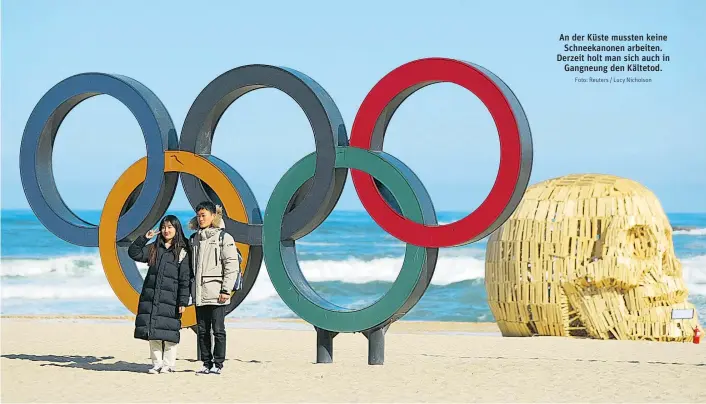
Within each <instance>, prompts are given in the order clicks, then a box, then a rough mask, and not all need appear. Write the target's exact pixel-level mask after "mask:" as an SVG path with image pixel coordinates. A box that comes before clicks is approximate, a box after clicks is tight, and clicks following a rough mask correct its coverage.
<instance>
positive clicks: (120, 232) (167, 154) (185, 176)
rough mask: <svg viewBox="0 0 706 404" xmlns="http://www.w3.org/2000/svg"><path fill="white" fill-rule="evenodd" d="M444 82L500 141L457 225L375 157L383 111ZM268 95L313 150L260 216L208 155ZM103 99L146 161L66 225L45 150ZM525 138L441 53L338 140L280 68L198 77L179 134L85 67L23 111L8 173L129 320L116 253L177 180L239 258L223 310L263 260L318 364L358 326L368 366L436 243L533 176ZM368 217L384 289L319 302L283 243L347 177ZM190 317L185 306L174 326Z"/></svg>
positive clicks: (486, 83) (385, 86) (507, 108)
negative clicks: (388, 277)
mask: <svg viewBox="0 0 706 404" xmlns="http://www.w3.org/2000/svg"><path fill="white" fill-rule="evenodd" d="M439 82H451V83H455V84H457V85H460V86H462V87H464V88H466V89H467V90H469V91H471V92H473V93H474V94H475V95H476V96H477V97H478V98H480V99H481V101H482V102H483V103H484V104H485V106H486V107H487V108H488V110H489V112H490V114H491V116H492V117H493V120H494V121H495V124H496V126H497V130H498V135H499V137H500V167H499V169H498V175H497V178H496V181H495V184H494V186H493V188H492V190H491V191H490V193H489V195H488V196H487V197H486V199H485V200H484V201H483V203H482V204H481V205H480V206H479V207H478V208H477V209H476V210H475V211H473V212H472V213H470V214H469V215H468V216H466V217H464V218H463V219H461V220H459V221H457V222H454V223H451V224H446V225H438V224H437V220H436V213H435V210H434V206H433V205H432V202H431V198H430V197H429V195H428V193H427V191H426V189H425V188H424V186H423V184H422V183H421V181H420V180H419V178H418V177H417V176H416V175H415V174H414V173H413V172H412V170H410V169H409V168H408V167H407V166H406V165H404V163H402V162H401V161H399V160H398V159H396V158H394V157H393V156H392V155H390V154H388V153H386V152H384V151H383V150H382V148H383V142H384V138H385V131H386V129H387V125H388V124H389V122H390V120H391V118H392V116H393V114H394V112H395V110H396V109H397V108H398V107H399V106H400V105H401V104H402V102H404V100H405V99H406V98H407V97H409V96H410V95H411V94H413V93H414V92H415V91H417V90H419V89H421V88H423V87H425V86H428V85H431V84H434V83H439ZM265 87H269V88H276V89H278V90H280V91H282V92H284V93H286V94H287V95H289V96H290V97H291V98H292V99H294V101H296V102H297V104H298V105H299V106H300V107H301V108H302V110H303V111H304V113H305V114H306V116H307V118H308V120H309V122H310V124H311V127H312V130H313V134H314V139H315V152H313V153H311V154H309V155H307V156H305V157H304V158H302V159H301V160H300V161H298V162H297V163H296V164H295V165H294V166H293V167H292V168H291V169H289V171H287V173H286V174H285V175H284V176H283V177H282V179H281V180H280V181H279V182H278V184H277V185H276V187H275V189H274V191H273V192H272V195H271V197H270V200H269V201H268V204H267V207H266V209H265V213H264V218H263V215H262V213H261V210H260V207H259V205H258V203H257V200H256V199H255V196H254V194H253V192H252V191H251V189H250V188H249V186H248V184H247V182H246V181H245V180H244V179H243V178H242V177H241V176H240V174H239V173H238V172H237V170H235V169H234V168H233V167H231V166H230V165H228V164H227V163H226V162H225V161H223V160H220V159H218V158H217V157H216V156H213V155H211V145H212V142H213V136H214V132H215V128H216V125H217V124H218V121H219V119H220V118H221V116H222V115H223V113H224V112H225V110H226V109H227V108H228V107H229V106H230V105H231V104H232V103H233V102H235V101H236V100H237V99H238V98H240V97H241V96H243V95H244V94H246V93H248V92H250V91H253V90H256V89H259V88H265ZM100 94H107V95H110V96H112V97H114V98H116V99H117V100H118V101H120V102H121V103H123V104H124V105H125V106H126V107H127V108H128V109H129V110H130V111H131V112H132V114H133V115H134V116H135V118H136V119H137V121H138V123H139V125H140V128H141V129H142V132H143V136H144V139H145V144H146V147H147V156H146V157H144V158H142V159H140V160H139V161H137V162H136V163H134V164H133V165H132V166H130V167H129V168H128V169H127V170H126V171H125V173H124V174H122V175H121V176H120V178H119V179H118V180H117V182H116V183H115V185H114V186H113V188H112V189H111V191H110V193H109V195H108V198H107V199H106V201H105V205H104V207H103V211H102V213H101V218H100V222H99V224H98V226H96V225H93V224H91V223H88V222H86V221H84V220H82V219H81V218H79V217H78V216H77V215H76V214H75V213H73V212H72V211H71V209H69V207H68V206H67V205H66V204H65V203H64V201H63V200H62V198H61V196H60V195H59V192H58V190H57V188H56V184H55V182H54V177H53V171H52V152H53V145H54V140H55V138H56V135H57V132H58V129H59V126H60V124H61V122H62V121H63V120H64V118H65V117H66V116H67V114H68V113H69V112H70V111H71V110H72V109H73V108H74V107H75V106H76V105H78V104H79V103H80V102H82V101H84V100H86V99H88V98H90V97H93V96H95V95H100ZM532 154H533V151H532V137H531V132H530V127H529V123H528V121H527V118H526V116H525V113H524V111H523V109H522V106H521V105H520V103H519V101H518V100H517V98H516V97H515V95H514V94H513V92H512V91H511V90H510V89H509V88H508V87H507V85H506V84H505V83H504V82H503V81H502V80H500V79H499V78H498V77H496V76H495V75H494V74H493V73H491V72H490V71H488V70H486V69H484V68H482V67H480V66H477V65H474V64H472V63H467V62H463V61H458V60H453V59H446V58H427V59H419V60H415V61H412V62H409V63H407V64H404V65H402V66H400V67H398V68H396V69H394V70H393V71H391V72H390V73H388V74H387V75H386V76H385V77H383V78H382V79H381V80H380V81H379V82H378V83H377V84H376V85H375V86H374V87H373V89H372V90H371V91H370V92H369V93H368V95H367V96H366V98H365V99H364V101H363V103H362V105H361V107H360V109H359V110H358V112H357V115H356V117H355V120H354V123H353V127H352V130H351V136H350V142H349V139H348V134H347V131H346V126H345V124H344V122H343V119H342V117H341V114H340V112H339V110H338V107H337V106H336V104H335V103H334V101H333V99H332V98H331V97H330V96H329V94H328V93H327V92H326V91H325V90H324V89H323V88H322V87H321V86H320V85H319V84H318V83H317V82H316V81H314V80H313V79H311V78H310V77H308V76H306V75H305V74H303V73H301V72H298V71H296V70H293V69H289V68H284V67H275V66H269V65H247V66H241V67H237V68H235V69H232V70H229V71H227V72H225V73H223V74H222V75H220V76H219V77H217V78H216V79H215V80H213V81H212V82H211V83H209V84H208V85H207V86H206V87H205V88H204V89H203V90H202V91H201V93H200V94H199V95H198V96H197V98H196V100H195V101H194V103H193V104H192V106H191V108H190V109H189V111H188V113H187V116H186V119H185V122H184V125H183V128H182V130H181V135H180V136H179V137H177V131H176V129H175V127H174V124H173V122H172V119H171V117H170V115H169V113H168V111H167V109H166V107H165V106H164V105H163V104H162V102H161V101H160V100H159V98H158V97H157V96H156V95H155V94H154V93H153V92H152V91H151V90H149V89H148V88H147V87H145V86H144V85H143V84H141V83H140V82H138V81H136V80H134V79H131V78H129V77H125V76H120V75H114V74H103V73H84V74H78V75H75V76H72V77H69V78H67V79H65V80H63V81H61V82H59V83H58V84H56V85H55V86H54V87H52V88H51V89H50V90H49V91H48V92H47V93H46V94H45V95H44V96H43V97H42V98H41V99H40V100H39V102H38V103H37V105H36V106H35V108H34V110H33V111H32V113H31V115H30V117H29V119H28V121H27V124H26V127H25V131H24V134H23V137H22V144H21V148H20V173H21V178H22V185H23V188H24V191H25V195H26V197H27V200H28V202H29V204H30V206H31V208H32V210H33V211H34V213H35V214H36V216H37V218H38V219H39V220H40V221H41V222H42V224H43V225H44V226H45V227H46V228H47V229H48V230H49V231H51V232H52V233H54V234H55V235H56V236H58V237H60V238H62V239H63V240H65V241H67V242H69V243H73V244H76V245H80V246H87V247H98V248H99V251H100V257H101V262H102V264H103V267H104V271H105V275H106V278H107V279H108V281H109V283H110V285H111V287H112V289H113V291H114V292H115V294H116V295H117V297H118V298H119V299H120V301H121V302H122V303H123V305H124V306H125V307H126V308H128V309H129V310H130V311H131V312H132V313H136V312H137V303H138V300H139V293H140V290H141V288H142V281H143V280H142V276H141V274H140V273H139V272H138V270H137V266H136V265H135V263H134V262H133V261H132V260H131V259H130V258H129V257H128V255H127V246H128V245H129V244H130V243H131V242H132V241H133V240H134V239H135V238H136V237H137V236H138V235H140V234H144V233H145V232H146V231H147V230H149V229H150V228H152V227H153V226H154V225H155V224H156V223H157V222H158V221H159V219H160V218H161V217H162V216H163V215H164V214H165V213H166V211H167V209H168V207H169V205H170V203H171V201H172V198H173V197H174V192H175V191H176V185H177V182H178V180H179V178H181V180H182V185H183V187H184V191H185V193H186V196H187V199H188V200H189V203H190V204H191V205H192V207H195V206H196V205H197V204H198V203H199V202H201V201H204V200H211V201H213V202H214V203H217V204H220V205H222V206H223V208H224V213H225V217H224V219H225V223H226V231H227V232H228V233H230V234H231V235H232V236H233V237H234V239H235V241H236V243H237V245H238V247H239V248H240V251H241V254H242V256H243V261H242V263H241V271H243V274H244V285H243V288H242V290H240V291H238V292H237V293H235V294H234V296H233V298H232V299H231V303H230V305H229V306H228V308H227V312H228V313H230V312H232V311H233V310H234V309H235V308H236V307H237V306H238V305H240V303H242V301H243V299H244V298H245V297H246V296H247V295H248V293H249V292H250V290H251V289H252V287H253V284H254V283H255V280H256V278H257V276H258V273H259V271H260V267H261V265H262V262H263V259H264V261H265V264H266V267H267V271H268V273H269V276H270V279H271V281H272V284H273V285H274V287H275V289H276V291H277V293H278V294H279V296H280V297H281V298H282V300H283V301H284V302H285V303H286V304H287V306H288V307H289V308H290V309H291V310H292V311H293V312H294V313H296V314H297V315H298V316H300V317H301V318H302V319H304V320H305V321H307V322H309V323H310V324H312V325H313V326H314V327H315V328H316V330H317V340H318V352H317V361H319V362H330V361H331V360H332V359H331V358H332V356H331V355H332V354H331V350H332V345H331V344H332V342H331V341H332V339H333V337H334V336H335V335H336V334H337V333H339V332H362V333H363V334H364V335H366V337H368V340H369V342H370V348H369V349H370V350H369V363H371V364H372V363H382V356H383V349H384V340H383V337H384V332H385V331H386V330H387V327H388V326H389V325H390V324H391V323H392V322H394V321H396V320H397V319H399V318H401V317H402V316H404V315H405V314H406V313H407V312H408V311H409V310H410V309H411V308H412V307H414V305H415V304H416V303H417V302H418V301H419V299H420V298H421V297H422V295H423V294H424V292H425V291H426V289H427V287H428V286H429V283H430V282H431V278H432V275H433V272H434V268H435V266H436V261H437V257H438V252H439V248H440V247H450V246H458V245H463V244H466V243H471V242H474V241H477V240H480V239H482V238H483V237H485V236H487V235H488V234H490V233H492V232H493V231H494V230H496V229H497V228H498V227H500V225H502V223H503V222H504V221H505V220H507V218H508V217H509V216H510V215H511V214H512V212H513V211H514V210H515V208H516V207H517V205H518V204H519V202H520V199H521V198H522V195H523V194H524V191H525V190H526V188H527V185H528V182H529V178H530V173H531V169H532ZM349 169H350V170H351V172H352V179H353V184H354V187H355V190H356V192H357V194H358V196H359V198H360V200H361V202H362V204H363V206H364V208H365V209H366V211H367V212H368V213H369V214H370V215H371V217H372V218H373V219H374V220H375V222H376V223H377V224H378V225H379V226H380V227H382V228H383V229H384V230H385V231H387V232H388V233H389V234H391V235H392V236H394V237H396V238H397V239H399V240H401V241H404V242H406V243H407V247H406V250H405V255H404V260H403V264H402V269H401V271H400V273H399V276H398V277H397V279H396V280H395V281H394V283H393V284H392V286H391V288H390V290H389V291H388V292H387V293H386V294H385V295H384V296H383V297H381V298H380V299H379V300H377V301H376V302H374V303H372V304H371V305H370V306H368V307H365V308H361V309H355V310H353V309H348V308H344V307H340V306H337V305H335V304H333V303H331V302H329V301H327V300H325V299H324V298H322V297H321V296H319V295H318V294H317V293H316V292H315V291H314V290H313V289H312V287H311V286H310V285H309V283H308V282H307V280H306V279H305V277H304V276H303V274H302V272H301V270H300V268H299V265H298V261H297V256H296V249H295V242H296V240H298V239H300V238H302V237H304V236H306V235H307V234H309V233H311V232H312V231H313V230H314V229H316V228H317V227H318V226H319V225H320V224H321V223H323V221H324V220H325V219H326V218H327V217H328V215H329V214H330V213H331V212H332V211H333V209H334V207H335V205H336V203H337V201H338V199H339V197H340V196H341V193H342V192H343V187H344V184H345V181H346V178H347V175H348V170H349ZM195 323H196V317H195V310H194V307H193V306H189V307H188V308H187V311H186V312H185V313H184V315H183V317H182V326H183V327H191V326H193V325H194V324H195Z"/></svg>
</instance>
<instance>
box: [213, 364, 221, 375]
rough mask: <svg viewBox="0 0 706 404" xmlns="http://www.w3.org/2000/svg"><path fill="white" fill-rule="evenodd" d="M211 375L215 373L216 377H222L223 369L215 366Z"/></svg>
mask: <svg viewBox="0 0 706 404" xmlns="http://www.w3.org/2000/svg"><path fill="white" fill-rule="evenodd" d="M211 373H213V374H214V375H220V374H221V373H223V368H218V367H215V366H214V367H213V369H212V370H211Z"/></svg>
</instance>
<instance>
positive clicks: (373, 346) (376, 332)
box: [314, 324, 390, 365]
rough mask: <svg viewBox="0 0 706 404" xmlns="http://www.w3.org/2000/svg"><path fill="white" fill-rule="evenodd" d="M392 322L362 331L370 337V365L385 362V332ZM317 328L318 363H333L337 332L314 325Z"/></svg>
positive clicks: (366, 336)
mask: <svg viewBox="0 0 706 404" xmlns="http://www.w3.org/2000/svg"><path fill="white" fill-rule="evenodd" d="M388 328H390V324H387V325H385V326H383V327H376V328H373V329H370V330H366V331H362V334H363V335H364V336H365V338H367V339H368V365H382V364H383V363H384V362H385V333H387V329H388ZM314 329H315V330H316V363H333V338H334V337H335V336H336V335H338V333H337V332H334V331H328V330H324V329H321V328H319V327H316V326H314Z"/></svg>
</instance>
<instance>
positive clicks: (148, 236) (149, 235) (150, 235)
mask: <svg viewBox="0 0 706 404" xmlns="http://www.w3.org/2000/svg"><path fill="white" fill-rule="evenodd" d="M157 234H159V230H150V231H148V232H147V234H145V237H147V240H149V239H151V238H152V237H154V236H156V235H157Z"/></svg>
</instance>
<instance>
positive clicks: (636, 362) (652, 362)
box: [422, 354, 706, 366]
mask: <svg viewBox="0 0 706 404" xmlns="http://www.w3.org/2000/svg"><path fill="white" fill-rule="evenodd" d="M422 356H431V357H437V358H454V359H493V360H495V359H500V360H516V361H520V360H536V361H562V362H563V361H574V362H603V363H634V364H640V363H646V364H648V365H677V366H706V363H683V362H662V361H625V360H622V361H621V360H605V359H580V358H575V359H560V358H508V357H505V356H446V355H433V354H422Z"/></svg>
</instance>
